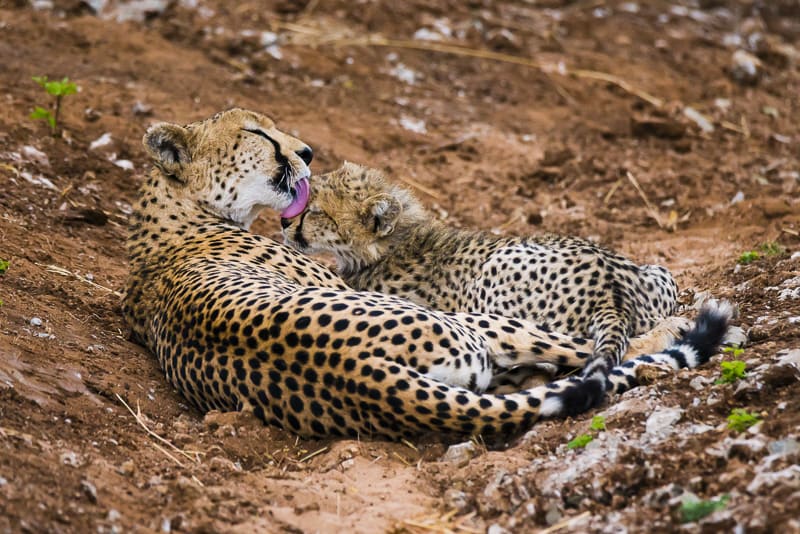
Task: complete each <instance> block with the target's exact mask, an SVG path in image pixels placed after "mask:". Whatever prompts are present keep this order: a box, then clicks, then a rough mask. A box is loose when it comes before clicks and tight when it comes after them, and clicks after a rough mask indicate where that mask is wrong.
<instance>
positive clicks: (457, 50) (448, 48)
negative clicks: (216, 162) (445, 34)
mask: <svg viewBox="0 0 800 534" xmlns="http://www.w3.org/2000/svg"><path fill="white" fill-rule="evenodd" d="M276 25H277V26H280V27H282V28H284V29H286V30H289V31H291V32H295V33H301V34H304V35H308V36H312V37H316V39H311V40H310V41H309V42H307V43H304V42H299V41H297V42H294V43H292V44H296V45H309V44H310V45H312V46H320V45H333V46H381V47H387V48H403V49H408V50H421V51H425V52H438V53H441V54H450V55H453V56H462V57H473V58H478V59H488V60H492V61H498V62H501V63H511V64H513V65H521V66H523V67H528V68H531V69H535V70H538V71H540V72H542V73H543V74H545V76H547V78H548V79H549V80H550V81H551V82H552V78H551V75H552V74H562V75H565V76H574V77H576V78H581V79H588V80H597V81H602V82H606V83H610V84H612V85H616V86H617V87H619V88H620V89H622V90H623V91H625V92H626V93H629V94H632V95H634V96H636V97H638V98H640V99H642V100H644V101H645V102H647V103H649V104H650V105H652V106H653V107H655V108H661V107H662V106H663V105H664V101H663V99H661V98H658V97H656V96H654V95H651V94H650V93H648V92H646V91H643V90H642V89H639V88H637V87H635V86H634V85H633V84H631V83H629V82H628V81H626V80H624V79H622V78H620V77H618V76H614V75H613V74H609V73H607V72H600V71H596V70H587V69H575V70H570V69H566V68H553V66H552V65H547V64H544V63H540V62H538V61H534V60H532V59H528V58H525V57H520V56H515V55H512V54H504V53H502V52H492V51H490V50H481V49H478V48H469V47H466V46H460V45H452V44H447V43H437V42H431V41H413V40H408V39H387V38H386V37H383V36H380V35H366V36H363V37H341V36H340V35H326V34H323V33H322V32H321V31H319V30H316V29H314V28H310V27H307V26H302V25H298V24H291V23H276ZM553 85H554V87H555V88H556V91H557V92H558V93H559V95H560V96H561V97H562V98H564V99H565V100H567V101H572V97H571V96H570V95H569V94H568V93H567V92H566V91H564V90H563V88H561V87H560V86H559V85H558V84H556V83H555V82H553Z"/></svg>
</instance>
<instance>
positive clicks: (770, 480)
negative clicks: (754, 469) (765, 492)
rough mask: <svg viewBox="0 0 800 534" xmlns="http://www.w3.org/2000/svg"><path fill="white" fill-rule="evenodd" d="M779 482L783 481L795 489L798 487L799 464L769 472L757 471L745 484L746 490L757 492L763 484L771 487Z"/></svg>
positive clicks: (799, 477)
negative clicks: (750, 480)
mask: <svg viewBox="0 0 800 534" xmlns="http://www.w3.org/2000/svg"><path fill="white" fill-rule="evenodd" d="M779 482H785V483H786V484H787V485H788V486H790V487H794V488H795V489H797V488H800V465H790V466H789V467H787V468H786V469H782V470H780V471H774V472H769V473H758V474H756V476H755V477H754V478H753V481H752V482H750V484H748V485H747V492H748V493H750V494H756V493H758V492H759V491H760V490H761V488H763V487H764V486H766V487H768V488H771V487H772V486H775V485H776V484H778V483H779Z"/></svg>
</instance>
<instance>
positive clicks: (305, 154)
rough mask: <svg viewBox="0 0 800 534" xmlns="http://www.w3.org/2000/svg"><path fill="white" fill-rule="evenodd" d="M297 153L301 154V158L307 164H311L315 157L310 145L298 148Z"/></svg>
mask: <svg viewBox="0 0 800 534" xmlns="http://www.w3.org/2000/svg"><path fill="white" fill-rule="evenodd" d="M295 154H297V155H298V156H300V159H302V160H303V161H304V162H305V164H306V165H310V164H311V160H312V159H314V151H313V150H311V147H310V146H306V147H303V149H302V150H296V151H295Z"/></svg>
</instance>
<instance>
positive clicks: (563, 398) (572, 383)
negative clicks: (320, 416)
mask: <svg viewBox="0 0 800 534" xmlns="http://www.w3.org/2000/svg"><path fill="white" fill-rule="evenodd" d="M387 366H388V364H387ZM403 375H404V376H403ZM393 376H394V377H395V378H398V379H399V380H398V382H397V383H396V384H395V385H394V386H393V387H389V388H388V390H387V394H388V397H387V398H386V399H385V400H386V401H387V404H388V405H389V406H390V407H391V408H392V410H391V411H392V412H393V413H390V414H383V416H382V418H383V420H384V421H386V420H387V419H388V420H389V421H391V423H390V424H389V425H385V424H384V425H376V429H377V430H378V431H379V432H380V431H381V430H383V432H381V433H386V434H388V435H389V437H399V436H405V437H411V436H414V435H418V434H420V433H423V432H431V431H432V432H434V433H442V434H450V435H460V436H470V435H472V436H474V435H481V436H483V437H487V438H498V437H503V438H510V437H514V436H516V435H519V434H520V433H522V432H524V431H525V430H528V429H529V428H530V427H531V426H533V424H534V423H535V422H536V421H537V420H539V419H541V418H544V417H566V416H572V415H577V414H579V413H582V412H584V411H586V410H588V409H590V408H592V407H593V406H596V405H597V404H599V403H600V402H602V400H603V399H604V398H605V388H604V386H603V384H600V383H598V382H595V381H585V380H583V379H581V378H579V377H568V378H564V379H560V380H556V381H553V382H550V383H548V384H545V385H542V386H538V387H535V388H531V389H527V390H523V391H519V392H516V393H511V394H507V395H494V394H478V393H475V392H473V391H470V390H468V389H464V388H459V387H454V386H449V385H447V384H444V383H442V382H439V381H438V380H435V379H432V378H429V377H426V376H423V375H420V374H419V373H417V372H416V371H414V370H412V369H407V368H403V369H402V370H400V372H399V373H395V374H394V375H393ZM399 384H404V385H403V387H401V388H399V387H397V386H398V385H399ZM387 426H388V428H387ZM386 430H388V431H389V432H388V433H387V432H386Z"/></svg>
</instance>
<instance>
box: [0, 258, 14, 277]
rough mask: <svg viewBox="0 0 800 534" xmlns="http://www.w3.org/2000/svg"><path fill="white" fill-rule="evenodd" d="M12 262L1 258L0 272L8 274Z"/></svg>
mask: <svg viewBox="0 0 800 534" xmlns="http://www.w3.org/2000/svg"><path fill="white" fill-rule="evenodd" d="M10 265H11V262H10V261H8V260H0V274H6V271H7V270H8V267H9V266H10Z"/></svg>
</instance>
